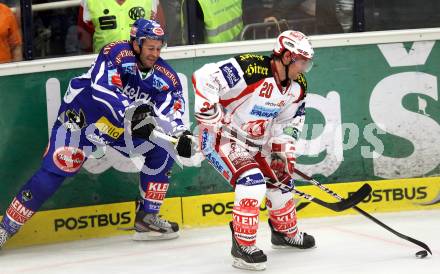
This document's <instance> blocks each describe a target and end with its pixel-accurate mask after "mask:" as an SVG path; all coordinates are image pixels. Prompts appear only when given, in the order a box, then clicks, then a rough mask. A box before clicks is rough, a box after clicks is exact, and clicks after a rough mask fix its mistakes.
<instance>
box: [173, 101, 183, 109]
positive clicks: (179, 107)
mask: <svg viewBox="0 0 440 274" xmlns="http://www.w3.org/2000/svg"><path fill="white" fill-rule="evenodd" d="M173 110H174V112H177V111H179V110H182V102H180V101H179V100H177V101H176V102H174V105H173Z"/></svg>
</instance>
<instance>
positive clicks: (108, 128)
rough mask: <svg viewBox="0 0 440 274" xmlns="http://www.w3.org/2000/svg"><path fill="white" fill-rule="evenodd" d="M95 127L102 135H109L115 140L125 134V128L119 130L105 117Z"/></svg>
mask: <svg viewBox="0 0 440 274" xmlns="http://www.w3.org/2000/svg"><path fill="white" fill-rule="evenodd" d="M95 126H96V128H97V129H98V130H99V131H100V132H101V133H104V134H107V135H108V136H110V137H111V138H113V139H118V138H119V137H120V136H121V135H122V133H124V129H123V128H119V127H117V126H115V125H113V124H112V122H110V121H109V120H108V119H107V118H105V117H104V116H102V117H101V118H99V120H98V121H96V123H95Z"/></svg>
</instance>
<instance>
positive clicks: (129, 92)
mask: <svg viewBox="0 0 440 274" xmlns="http://www.w3.org/2000/svg"><path fill="white" fill-rule="evenodd" d="M122 93H123V94H125V95H126V96H127V97H128V98H130V99H131V100H133V101H134V100H148V99H149V98H150V95H149V94H147V93H145V92H141V88H140V87H139V86H138V87H137V89H135V88H132V87H131V86H130V85H126V86H125V87H124V89H123V90H122Z"/></svg>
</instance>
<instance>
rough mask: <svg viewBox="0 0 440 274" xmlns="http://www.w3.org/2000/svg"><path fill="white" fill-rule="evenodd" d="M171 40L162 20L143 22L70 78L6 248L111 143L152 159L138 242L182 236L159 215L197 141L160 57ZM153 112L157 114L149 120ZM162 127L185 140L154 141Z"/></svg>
mask: <svg viewBox="0 0 440 274" xmlns="http://www.w3.org/2000/svg"><path fill="white" fill-rule="evenodd" d="M127 36H128V34H127ZM164 37H165V35H164V32H163V30H162V28H161V26H160V25H159V24H158V23H157V22H155V21H151V20H145V19H139V20H137V21H136V22H135V23H134V24H133V27H132V29H131V31H130V38H131V39H130V41H116V42H113V43H110V44H108V45H106V46H105V47H104V48H102V50H101V51H100V53H99V55H98V57H97V58H96V59H95V62H94V64H93V65H92V66H91V68H90V69H89V71H88V72H87V73H85V74H83V75H81V76H79V77H76V78H73V79H72V80H71V81H70V84H69V88H68V90H67V92H66V94H65V96H64V98H63V102H62V104H61V107H60V109H59V112H58V119H57V120H56V122H55V124H54V125H53V128H52V131H51V136H50V140H49V144H48V147H47V149H46V152H45V154H44V157H43V161H42V165H41V167H40V169H39V170H38V171H37V172H35V174H34V175H33V176H32V177H31V178H30V179H29V180H28V181H27V182H26V184H25V185H24V186H23V187H22V188H21V189H20V190H19V192H18V194H17V195H16V196H15V197H14V198H13V201H12V203H11V204H10V206H9V207H8V209H7V211H6V213H5V214H4V217H3V220H2V222H1V223H0V248H1V247H2V246H3V245H4V244H5V242H6V241H7V240H8V239H9V238H10V237H11V236H13V235H14V234H16V233H17V232H18V230H19V229H20V228H21V226H22V225H23V224H24V223H25V222H26V221H27V220H29V219H30V218H31V217H32V215H33V214H34V213H35V212H36V211H38V210H39V208H40V207H41V205H42V204H43V203H44V202H45V201H46V200H48V199H49V198H50V197H51V196H52V195H53V194H54V193H55V191H56V190H57V189H58V188H59V187H60V186H61V184H62V182H63V181H64V180H65V179H66V178H67V177H71V176H74V175H75V174H76V173H77V172H78V171H79V169H80V168H81V166H82V164H83V163H84V162H85V161H86V160H87V158H89V157H93V155H94V154H96V153H98V152H99V151H103V148H104V147H105V146H107V145H108V146H111V147H113V148H115V149H117V150H118V151H120V152H121V153H123V154H124V155H126V156H130V155H132V154H135V155H139V154H141V155H142V156H144V157H145V163H144V166H143V168H142V170H141V172H140V187H139V189H140V196H141V198H140V199H139V202H138V205H137V209H136V218H135V235H134V239H135V240H154V239H170V238H175V237H177V236H178V230H179V227H178V225H177V223H174V222H170V221H167V220H164V219H162V218H160V217H159V216H158V212H159V209H160V207H161V204H162V202H163V199H164V197H165V194H166V192H167V189H168V182H169V171H170V169H171V167H172V165H173V163H174V158H175V155H176V154H177V155H179V156H181V157H187V158H188V157H190V156H191V146H192V139H191V133H190V132H189V131H188V130H187V128H186V127H185V125H184V124H183V122H182V119H181V118H182V114H183V113H184V108H185V102H184V100H183V97H182V87H181V84H180V81H179V79H178V77H177V74H176V73H175V71H174V70H173V69H172V68H171V67H170V66H169V65H168V64H167V63H166V62H165V61H164V60H163V59H162V58H160V51H161V49H162V47H163V46H164V44H165V39H164ZM145 117H147V118H148V117H154V119H150V120H151V121H150V122H149V123H145V120H148V119H144V118H145ZM154 127H160V128H161V129H162V130H163V131H164V132H165V133H166V134H169V135H174V136H176V137H178V143H177V145H176V146H174V147H171V148H167V147H166V146H162V145H160V144H158V143H157V142H156V143H154V142H153V141H152V139H153V138H152V135H151V132H152V129H153V128H154ZM168 146H169V144H168Z"/></svg>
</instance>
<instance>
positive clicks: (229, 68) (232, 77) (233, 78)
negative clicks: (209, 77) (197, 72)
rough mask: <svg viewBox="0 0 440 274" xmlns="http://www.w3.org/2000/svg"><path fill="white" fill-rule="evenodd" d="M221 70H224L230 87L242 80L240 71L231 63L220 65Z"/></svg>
mask: <svg viewBox="0 0 440 274" xmlns="http://www.w3.org/2000/svg"><path fill="white" fill-rule="evenodd" d="M220 70H221V71H222V73H223V76H224V77H225V79H226V82H227V83H228V86H229V87H230V88H232V87H233V86H235V85H236V84H237V83H238V82H239V81H240V77H239V75H238V71H237V69H236V68H235V67H234V66H233V65H232V64H231V63H226V64H224V65H223V66H221V67H220Z"/></svg>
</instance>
